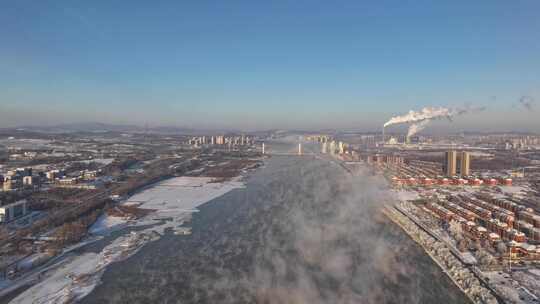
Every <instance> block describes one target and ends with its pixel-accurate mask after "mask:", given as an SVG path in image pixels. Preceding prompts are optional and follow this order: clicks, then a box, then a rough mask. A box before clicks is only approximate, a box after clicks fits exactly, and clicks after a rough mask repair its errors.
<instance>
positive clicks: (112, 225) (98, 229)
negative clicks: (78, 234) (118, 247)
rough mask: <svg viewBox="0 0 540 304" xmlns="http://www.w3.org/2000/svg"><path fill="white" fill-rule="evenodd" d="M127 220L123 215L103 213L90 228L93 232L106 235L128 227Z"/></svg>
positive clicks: (90, 231)
mask: <svg viewBox="0 0 540 304" xmlns="http://www.w3.org/2000/svg"><path fill="white" fill-rule="evenodd" d="M126 223H127V220H126V219H125V218H122V217H117V216H110V215H107V214H103V215H101V216H100V217H99V218H98V219H97V220H96V222H95V223H94V224H93V225H92V227H90V229H89V230H88V232H89V233H91V234H97V235H104V234H108V233H110V232H112V231H114V230H118V229H122V228H124V227H126Z"/></svg>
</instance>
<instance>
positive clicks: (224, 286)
mask: <svg viewBox="0 0 540 304" xmlns="http://www.w3.org/2000/svg"><path fill="white" fill-rule="evenodd" d="M385 193H386V189H385V184H384V182H383V181H381V180H380V179H379V178H377V177H373V176H369V175H368V174H364V173H360V174H359V176H357V177H351V176H350V175H348V174H347V173H345V171H344V170H343V169H342V168H340V167H339V166H337V165H335V164H334V163H329V162H327V161H324V160H320V159H315V158H313V157H303V158H301V157H277V156H276V157H272V158H271V159H269V160H268V161H267V163H266V165H265V167H264V168H262V169H260V170H259V171H257V172H256V173H254V174H253V175H252V176H251V177H250V178H249V179H248V181H247V185H246V187H245V188H237V189H234V190H232V191H229V192H227V193H225V194H224V195H222V196H220V197H217V198H215V199H213V200H211V201H210V202H208V203H206V204H204V205H202V206H200V207H199V209H200V212H198V213H195V214H194V215H193V220H192V222H191V223H190V225H191V226H192V227H193V233H192V234H191V235H187V236H178V235H174V234H172V233H170V234H165V236H163V237H161V238H160V239H159V240H157V241H154V242H151V243H149V244H147V245H146V246H144V247H143V248H142V249H140V250H139V251H138V252H137V253H136V254H135V255H133V256H131V257H130V258H128V259H126V260H123V261H120V262H117V263H114V264H111V265H110V266H109V267H108V268H107V270H106V271H105V273H104V275H103V276H102V277H101V279H102V282H103V283H102V284H100V285H99V286H98V287H97V288H96V289H95V290H94V291H93V292H91V293H90V294H89V295H88V296H87V297H85V298H84V299H83V300H82V302H83V303H253V302H259V303H308V302H309V303H437V302H439V303H468V300H467V299H466V297H465V296H464V295H463V294H462V293H461V292H460V291H459V289H458V288H457V287H456V286H454V285H453V284H452V283H451V281H450V280H449V279H448V278H447V277H446V276H445V275H444V274H443V273H442V271H441V270H440V269H439V268H438V267H437V266H436V265H435V264H434V263H433V262H432V261H431V260H430V258H429V257H428V256H427V255H425V254H424V252H423V251H422V250H421V248H419V247H418V246H417V245H416V244H415V243H414V242H413V241H411V240H410V239H408V237H407V236H406V235H405V234H404V233H403V232H402V231H401V230H399V229H398V228H396V227H395V226H394V225H393V224H390V223H389V222H388V221H387V220H386V219H385V218H384V217H382V216H380V215H378V213H377V210H378V209H379V208H380V206H381V205H382V204H384V201H385V199H386V194H385Z"/></svg>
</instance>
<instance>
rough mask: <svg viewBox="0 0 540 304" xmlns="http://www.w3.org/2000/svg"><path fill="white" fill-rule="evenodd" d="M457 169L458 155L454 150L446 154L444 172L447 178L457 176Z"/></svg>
mask: <svg viewBox="0 0 540 304" xmlns="http://www.w3.org/2000/svg"><path fill="white" fill-rule="evenodd" d="M456 169H457V153H456V151H453V150H452V151H447V152H446V153H445V158H444V164H443V170H444V172H445V174H446V176H454V175H456Z"/></svg>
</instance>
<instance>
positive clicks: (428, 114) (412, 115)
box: [383, 106, 485, 137]
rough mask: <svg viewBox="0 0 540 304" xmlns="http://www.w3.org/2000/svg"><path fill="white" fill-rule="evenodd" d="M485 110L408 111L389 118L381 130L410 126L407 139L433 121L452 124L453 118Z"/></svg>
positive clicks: (426, 109)
mask: <svg viewBox="0 0 540 304" xmlns="http://www.w3.org/2000/svg"><path fill="white" fill-rule="evenodd" d="M483 110H485V107H471V106H466V107H463V108H454V109H452V108H444V107H438V108H435V107H425V108H423V109H422V110H420V111H412V110H411V111H409V112H408V113H407V114H405V115H400V116H394V117H392V118H390V120H389V121H387V122H386V123H385V124H384V125H383V129H384V128H386V127H388V126H391V125H397V124H411V125H410V127H409V130H408V132H407V137H410V136H412V135H414V134H416V133H418V132H420V131H421V130H423V129H425V128H426V127H427V125H428V124H429V123H430V122H431V121H433V120H438V119H442V118H446V119H448V120H449V121H450V122H452V118H453V117H454V116H460V115H463V114H467V113H471V112H480V111H483Z"/></svg>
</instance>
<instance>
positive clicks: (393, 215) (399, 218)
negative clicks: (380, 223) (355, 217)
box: [382, 206, 505, 304]
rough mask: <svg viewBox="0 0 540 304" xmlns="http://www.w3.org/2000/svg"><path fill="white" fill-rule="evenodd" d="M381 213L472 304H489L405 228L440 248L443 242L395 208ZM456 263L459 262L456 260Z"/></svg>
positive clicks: (499, 300)
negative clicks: (422, 252) (431, 261)
mask: <svg viewBox="0 0 540 304" xmlns="http://www.w3.org/2000/svg"><path fill="white" fill-rule="evenodd" d="M382 213H383V214H384V215H385V216H386V217H387V218H389V219H390V220H391V221H392V222H393V223H395V224H396V225H397V226H398V227H400V228H401V229H402V230H403V231H404V232H405V233H406V234H407V235H408V236H409V237H410V238H411V239H412V240H413V241H414V242H416V243H417V244H418V245H420V247H422V249H423V250H424V252H425V253H426V254H427V255H428V256H429V257H430V258H431V259H432V260H433V261H434V262H435V264H437V265H438V266H439V267H440V268H441V270H442V271H443V273H445V274H446V275H447V276H448V278H450V280H451V281H452V282H453V283H454V284H455V285H456V286H457V287H458V288H459V289H460V290H461V291H462V292H463V293H464V294H465V296H466V297H467V298H468V299H469V300H471V302H472V303H475V304H485V303H489V302H487V301H485V300H482V299H478V298H477V297H474V296H473V295H472V294H471V293H470V292H469V291H468V290H467V289H466V287H465V286H463V284H461V283H460V282H459V281H458V278H457V277H455V276H454V275H453V274H452V273H451V272H450V269H448V267H446V265H445V264H444V262H443V261H442V260H441V258H440V257H438V256H437V255H435V254H433V253H432V252H431V250H430V249H429V248H428V247H427V246H428V244H426V242H425V241H423V239H422V238H421V237H420V236H419V235H417V234H416V233H414V232H413V231H412V230H411V229H410V228H408V227H407V225H414V227H417V228H418V230H417V231H418V233H419V234H423V235H422V237H424V240H425V239H431V240H433V242H434V243H437V244H439V245H441V246H446V244H444V243H443V242H441V241H439V240H437V239H436V238H434V237H432V236H430V235H429V234H428V233H426V232H425V231H423V230H422V229H421V227H419V226H418V225H416V223H414V222H413V221H412V220H411V219H409V218H408V217H407V216H405V215H403V214H401V213H400V212H399V211H398V210H397V209H396V208H394V207H391V206H385V207H384V208H383V209H382ZM456 260H457V261H459V260H458V259H456ZM459 263H460V265H461V268H462V269H461V270H462V271H467V272H470V273H471V275H472V276H474V274H473V273H472V272H471V271H470V270H469V269H468V268H467V267H466V266H465V265H464V264H463V263H462V262H461V261H460V262H459ZM479 286H480V288H483V289H484V292H485V293H489V294H491V296H492V297H493V299H492V300H495V301H496V302H494V303H505V302H504V301H503V300H502V299H500V298H499V297H498V296H497V295H493V291H492V290H490V289H487V288H485V287H484V286H482V284H479Z"/></svg>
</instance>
